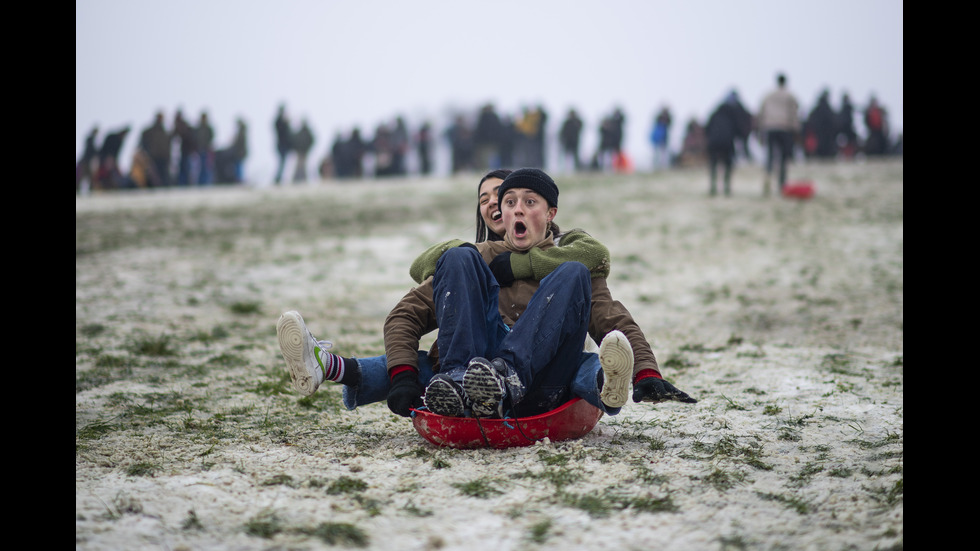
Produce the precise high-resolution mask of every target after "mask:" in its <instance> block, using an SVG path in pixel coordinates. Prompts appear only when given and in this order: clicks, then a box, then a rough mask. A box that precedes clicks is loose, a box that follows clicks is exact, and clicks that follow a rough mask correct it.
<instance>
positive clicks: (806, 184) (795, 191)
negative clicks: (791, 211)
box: [783, 180, 813, 199]
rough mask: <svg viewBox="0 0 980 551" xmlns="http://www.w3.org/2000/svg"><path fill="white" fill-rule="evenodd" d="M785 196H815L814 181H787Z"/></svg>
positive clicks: (793, 197) (802, 197)
mask: <svg viewBox="0 0 980 551" xmlns="http://www.w3.org/2000/svg"><path fill="white" fill-rule="evenodd" d="M783 197H789V198H792V199H809V198H810V197H813V182H811V181H809V180H800V181H798V182H787V183H786V185H785V186H783Z"/></svg>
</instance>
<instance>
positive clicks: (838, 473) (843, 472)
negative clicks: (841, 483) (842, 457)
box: [827, 465, 854, 478]
mask: <svg viewBox="0 0 980 551" xmlns="http://www.w3.org/2000/svg"><path fill="white" fill-rule="evenodd" d="M853 474H854V469H852V468H850V467H845V466H844V465H839V466H837V467H834V468H833V469H830V470H829V471H827V475H828V476H832V477H834V478H850V477H851V476H852V475H853Z"/></svg>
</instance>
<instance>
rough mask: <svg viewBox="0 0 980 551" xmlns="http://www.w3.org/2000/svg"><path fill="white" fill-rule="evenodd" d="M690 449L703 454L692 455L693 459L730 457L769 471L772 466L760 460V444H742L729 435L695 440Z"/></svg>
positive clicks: (761, 455)
mask: <svg viewBox="0 0 980 551" xmlns="http://www.w3.org/2000/svg"><path fill="white" fill-rule="evenodd" d="M691 450H692V451H694V452H695V453H696V454H703V455H702V456H694V457H693V458H694V459H730V460H734V461H739V462H742V463H745V464H746V465H749V466H751V467H754V468H756V469H759V470H764V471H769V470H772V468H773V467H772V465H770V464H768V463H766V462H764V461H763V460H762V457H763V454H762V445H761V444H758V443H757V442H752V443H750V444H748V445H742V444H740V443H739V441H738V438H736V437H734V436H730V435H726V436H722V437H721V438H719V439H718V441H717V442H714V443H711V442H705V441H704V440H700V439H699V440H696V441H695V442H694V443H693V444H691ZM682 455H686V454H682ZM688 457H690V456H688Z"/></svg>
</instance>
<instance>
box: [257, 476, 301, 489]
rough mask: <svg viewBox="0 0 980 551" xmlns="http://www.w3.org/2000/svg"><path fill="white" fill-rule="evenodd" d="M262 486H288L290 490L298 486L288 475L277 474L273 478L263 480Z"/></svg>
mask: <svg viewBox="0 0 980 551" xmlns="http://www.w3.org/2000/svg"><path fill="white" fill-rule="evenodd" d="M259 485H260V486H288V487H290V488H295V487H296V484H295V483H294V482H293V477H291V476H289V475H288V474H277V475H274V476H273V477H272V478H269V479H266V480H263V481H262V482H261V483H260V484H259Z"/></svg>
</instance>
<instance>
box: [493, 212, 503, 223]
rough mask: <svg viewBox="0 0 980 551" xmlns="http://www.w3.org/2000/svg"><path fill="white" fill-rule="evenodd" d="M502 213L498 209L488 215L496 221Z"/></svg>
mask: <svg viewBox="0 0 980 551" xmlns="http://www.w3.org/2000/svg"><path fill="white" fill-rule="evenodd" d="M503 215H504V214H503V213H502V212H500V211H499V210H498V211H495V212H494V213H493V214H491V215H490V219H491V220H493V221H494V222H496V221H497V220H500V217H501V216H503Z"/></svg>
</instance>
